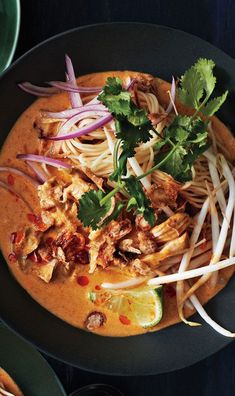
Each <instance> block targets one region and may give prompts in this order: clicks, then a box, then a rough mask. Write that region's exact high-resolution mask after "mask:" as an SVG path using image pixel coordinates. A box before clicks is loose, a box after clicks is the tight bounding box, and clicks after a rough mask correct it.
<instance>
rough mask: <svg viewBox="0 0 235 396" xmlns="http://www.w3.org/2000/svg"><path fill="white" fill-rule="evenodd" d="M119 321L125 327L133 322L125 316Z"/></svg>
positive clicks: (120, 316)
mask: <svg viewBox="0 0 235 396" xmlns="http://www.w3.org/2000/svg"><path fill="white" fill-rule="evenodd" d="M119 320H120V322H121V323H122V324H124V325H130V324H131V321H130V319H128V318H127V317H126V316H125V315H119Z"/></svg>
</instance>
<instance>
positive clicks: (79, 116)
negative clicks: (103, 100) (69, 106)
mask: <svg viewBox="0 0 235 396" xmlns="http://www.w3.org/2000/svg"><path fill="white" fill-rule="evenodd" d="M108 114H110V113H108ZM106 115H107V111H89V110H83V111H82V112H80V113H78V114H75V115H74V116H73V117H71V118H69V119H68V120H67V121H65V122H64V124H63V125H62V126H61V128H60V130H59V133H58V135H57V136H61V135H63V134H66V133H67V132H68V131H69V130H70V128H71V127H72V126H74V125H75V124H76V123H77V122H78V121H81V120H83V119H84V118H89V117H94V116H101V117H102V116H106Z"/></svg>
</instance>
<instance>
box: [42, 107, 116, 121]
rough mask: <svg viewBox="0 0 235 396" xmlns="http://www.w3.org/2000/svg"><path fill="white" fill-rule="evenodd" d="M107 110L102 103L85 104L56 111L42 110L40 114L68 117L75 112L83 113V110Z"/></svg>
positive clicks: (60, 117)
mask: <svg viewBox="0 0 235 396" xmlns="http://www.w3.org/2000/svg"><path fill="white" fill-rule="evenodd" d="M102 110H103V111H105V110H106V111H108V109H107V108H106V107H105V106H104V105H102V104H96V105H94V104H87V105H85V106H80V107H76V108H74V109H67V110H62V111H58V112H52V111H43V112H42V116H43V117H45V118H58V119H62V118H70V117H73V116H75V115H77V114H80V113H83V112H84V111H102Z"/></svg>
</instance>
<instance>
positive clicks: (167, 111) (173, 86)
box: [166, 76, 176, 114]
mask: <svg viewBox="0 0 235 396" xmlns="http://www.w3.org/2000/svg"><path fill="white" fill-rule="evenodd" d="M175 94H176V84H175V79H174V76H172V83H171V98H172V100H173V102H174V103H175ZM172 100H171V99H170V103H169V105H168V107H167V109H166V113H167V114H169V113H170V112H171V110H172V109H173V104H172Z"/></svg>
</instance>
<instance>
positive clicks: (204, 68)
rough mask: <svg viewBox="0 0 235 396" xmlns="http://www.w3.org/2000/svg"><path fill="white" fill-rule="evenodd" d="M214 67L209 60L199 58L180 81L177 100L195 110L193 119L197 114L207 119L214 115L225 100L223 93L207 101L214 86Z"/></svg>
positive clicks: (225, 96)
mask: <svg viewBox="0 0 235 396" xmlns="http://www.w3.org/2000/svg"><path fill="white" fill-rule="evenodd" d="M214 67H215V63H214V62H213V61H212V60H211V59H203V58H200V59H198V61H197V62H196V63H195V64H194V65H193V66H192V67H191V68H190V69H188V70H187V71H186V72H185V73H184V75H183V76H182V77H181V79H180V85H181V86H180V88H179V89H178V95H179V98H180V100H181V102H182V103H184V104H185V105H187V106H190V107H193V108H194V109H195V110H196V112H195V114H194V116H193V117H194V118H195V116H196V115H197V114H198V113H199V112H201V113H202V114H204V115H205V116H208V117H209V116H212V115H214V114H215V112H216V111H218V110H219V108H220V107H221V106H222V104H223V103H224V101H225V100H226V98H227V95H228V91H225V92H224V93H223V95H221V96H218V97H217V98H214V99H211V100H209V99H210V97H211V95H212V93H213V91H214V89H215V84H216V77H215V76H214V75H213V69H214Z"/></svg>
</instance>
